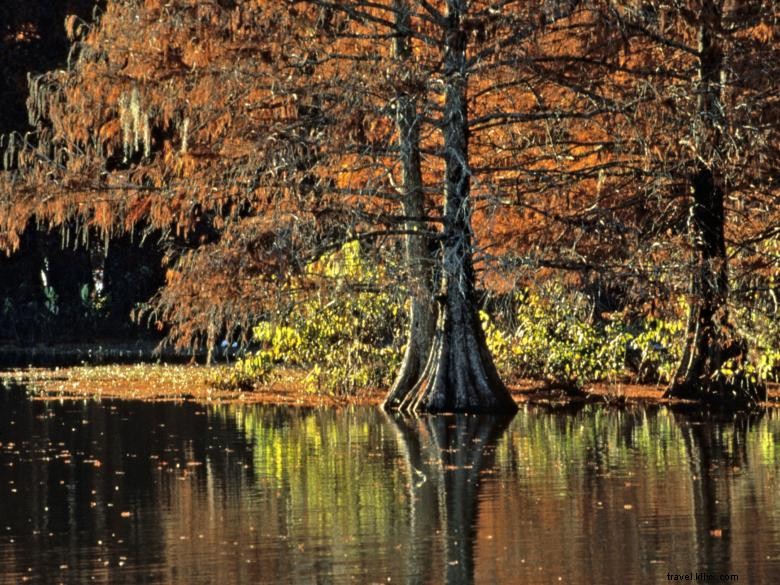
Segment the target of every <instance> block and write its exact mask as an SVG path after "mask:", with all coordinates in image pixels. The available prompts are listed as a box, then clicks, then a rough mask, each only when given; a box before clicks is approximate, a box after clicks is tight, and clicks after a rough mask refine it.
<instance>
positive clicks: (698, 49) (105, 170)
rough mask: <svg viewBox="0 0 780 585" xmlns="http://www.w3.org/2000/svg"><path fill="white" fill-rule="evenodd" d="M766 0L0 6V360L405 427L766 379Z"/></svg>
mask: <svg viewBox="0 0 780 585" xmlns="http://www.w3.org/2000/svg"><path fill="white" fill-rule="evenodd" d="M779 36H780V5H779V4H778V3H777V2H774V1H771V0H740V1H738V0H645V1H640V0H544V1H534V2H530V1H524V0H517V1H490V0H474V1H471V2H467V1H465V0H372V1H363V0H345V1H339V2H331V1H329V0H297V1H289V0H243V1H242V0H215V1H197V0H172V1H167V2H163V1H161V0H122V1H120V0H105V1H101V2H97V3H96V2H92V1H88V0H46V1H43V0H6V1H4V2H3V3H2V4H1V5H0V43H1V45H0V70H1V72H2V73H1V74H0V134H1V136H0V155H2V168H0V248H2V250H3V252H4V254H3V257H2V258H1V259H0V342H2V343H3V344H4V347H16V348H22V349H23V350H26V349H27V348H32V347H37V346H40V345H48V344H63V343H74V344H95V343H97V342H98V341H100V342H104V341H106V342H111V343H118V344H121V343H129V342H137V341H138V340H143V341H144V342H146V343H149V344H151V345H155V344H158V343H160V344H162V345H161V347H162V346H166V347H175V348H179V349H180V350H183V351H186V352H187V353H188V355H190V354H191V355H198V356H202V357H203V358H204V359H206V360H207V361H209V362H225V361H226V360H227V361H229V362H230V364H229V365H226V366H224V367H223V368H222V369H220V370H219V372H218V373H217V374H215V376H214V379H213V384H214V385H216V386H217V387H222V388H238V389H241V390H251V389H252V388H255V387H257V386H259V385H262V384H265V383H267V382H268V381H269V380H272V379H273V377H274V376H276V375H278V372H279V371H281V370H285V369H296V370H299V371H301V372H303V374H304V376H303V378H302V380H303V381H302V384H303V385H305V387H306V389H308V390H311V391H312V392H320V393H332V394H337V395H349V394H354V393H355V392H357V391H359V390H360V389H362V388H389V392H388V394H387V398H386V401H385V406H386V408H388V409H389V410H401V411H406V412H422V411H429V412H494V413H495V412H506V413H510V412H514V410H515V409H516V406H515V402H514V400H513V399H512V397H511V396H510V394H509V391H508V390H507V384H511V383H513V381H515V380H519V379H533V380H538V381H541V382H543V383H544V384H545V385H547V386H548V387H549V388H554V389H559V390H561V391H563V392H565V393H567V394H570V395H576V394H578V393H580V392H581V391H582V390H583V389H584V388H586V387H587V386H588V385H590V384H594V383H607V384H615V383H626V382H638V383H651V384H659V385H662V386H663V387H665V388H667V392H666V396H668V397H671V398H684V399H694V400H697V401H701V402H706V403H710V404H715V405H717V406H719V407H725V408H743V407H752V406H755V405H756V404H758V403H761V402H763V401H765V400H766V396H767V385H768V384H772V383H776V382H777V381H778V375H780V319H778V294H780V282H778V277H779V276H780V264H779V263H780V206H778V205H777V203H778V196H779V195H780V189H779V188H778V177H780V172H778V161H779V160H780V158H779V157H778V148H779V147H780V133H778V128H779V125H780V84H778V82H777V80H778V79H779V78H780V42H779V41H780V39H779V38H778V37H779Z"/></svg>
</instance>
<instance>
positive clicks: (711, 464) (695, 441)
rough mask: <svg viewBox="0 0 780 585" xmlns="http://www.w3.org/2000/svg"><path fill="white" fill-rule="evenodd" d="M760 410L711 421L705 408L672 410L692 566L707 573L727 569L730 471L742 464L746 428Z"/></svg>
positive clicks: (744, 461)
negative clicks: (691, 525)
mask: <svg viewBox="0 0 780 585" xmlns="http://www.w3.org/2000/svg"><path fill="white" fill-rule="evenodd" d="M762 416H763V413H760V414H755V415H750V416H748V415H744V416H740V417H737V418H735V419H733V420H728V421H718V422H719V423H720V424H714V422H715V421H713V418H712V415H711V414H710V413H702V412H701V411H700V410H692V411H691V412H687V413H686V412H683V411H676V412H675V413H674V418H675V421H676V422H677V424H678V425H679V428H680V431H681V433H682V436H683V440H684V443H685V448H686V450H687V452H688V459H689V462H690V469H691V475H692V482H691V487H692V499H693V511H694V516H695V518H696V526H695V534H696V562H697V567H696V570H697V571H706V572H707V573H710V574H715V573H726V572H734V571H733V570H732V567H731V565H732V554H731V553H732V539H731V532H732V530H731V528H732V514H731V511H732V510H731V508H732V502H733V500H734V499H735V496H734V494H733V493H732V488H733V487H734V485H733V484H734V481H733V477H732V476H733V475H734V471H735V470H740V469H742V468H745V467H747V466H748V453H747V443H748V432H749V430H750V429H751V427H753V426H756V425H757V423H758V422H759V421H760V419H761V417H762Z"/></svg>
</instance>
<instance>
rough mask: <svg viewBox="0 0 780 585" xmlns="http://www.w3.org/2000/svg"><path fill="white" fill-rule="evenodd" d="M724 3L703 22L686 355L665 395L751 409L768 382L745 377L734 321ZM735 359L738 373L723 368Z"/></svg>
mask: <svg viewBox="0 0 780 585" xmlns="http://www.w3.org/2000/svg"><path fill="white" fill-rule="evenodd" d="M721 19H722V5H721V3H720V2H718V0H707V1H706V2H705V3H704V6H703V10H702V12H701V16H700V22H699V47H698V48H699V88H698V90H699V96H698V108H697V109H698V112H697V115H698V118H699V124H700V129H699V130H700V131H699V137H700V138H699V140H698V143H697V153H696V154H697V159H698V162H697V163H696V165H697V168H696V170H695V172H694V174H693V177H692V185H691V186H692V190H693V198H692V202H691V220H690V231H691V235H692V238H693V255H694V267H693V273H692V277H691V285H690V299H689V304H690V309H689V314H688V325H687V334H686V341H685V344H686V345H685V350H684V352H683V357H682V360H681V362H680V365H679V368H678V370H677V373H676V375H675V377H674V380H673V382H672V384H671V386H670V388H669V389H668V390H667V392H666V394H665V396H667V397H676V398H689V399H695V400H704V401H707V402H713V403H717V404H720V405H728V404H743V405H744V404H751V403H755V402H757V401H758V400H761V399H762V398H764V396H763V393H764V391H765V389H764V386H763V384H762V383H761V382H760V381H758V380H757V379H756V378H755V377H754V376H752V375H749V374H748V373H746V372H745V366H746V365H747V344H746V343H745V341H744V339H743V338H741V337H740V336H739V334H738V333H737V331H736V328H735V327H734V325H733V323H732V322H731V320H730V318H729V312H728V297H729V280H728V256H727V253H726V237H725V224H726V211H725V205H724V203H725V194H726V188H727V185H726V181H725V178H724V176H723V173H722V172H721V169H720V167H719V164H720V161H721V160H722V158H723V135H722V132H723V130H722V129H723V126H724V113H723V107H724V106H723V86H724V82H725V76H726V69H725V67H724V51H723V46H722V41H721V39H720V37H719V34H718V32H717V31H719V30H720V29H721ZM729 360H733V363H734V366H735V367H734V372H735V373H734V374H733V375H728V376H727V375H724V373H723V372H722V368H723V366H724V365H725V364H726V362H728V361H729Z"/></svg>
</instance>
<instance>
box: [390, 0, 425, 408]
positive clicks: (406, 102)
mask: <svg viewBox="0 0 780 585" xmlns="http://www.w3.org/2000/svg"><path fill="white" fill-rule="evenodd" d="M393 7H394V9H395V11H396V29H397V30H396V38H395V41H394V52H395V58H396V59H397V60H398V62H399V66H406V67H411V59H412V53H411V46H410V44H409V32H408V31H409V30H410V26H411V23H410V21H409V7H408V5H407V3H406V2H405V1H404V0H395V2H394V3H393ZM396 108H397V109H396V127H397V130H398V147H399V151H400V160H401V173H402V176H401V180H402V190H403V209H404V215H405V216H406V217H407V218H409V219H408V220H407V222H406V229H407V231H408V232H420V233H419V235H417V234H411V233H410V234H409V235H407V236H406V242H405V243H406V266H407V270H408V273H409V281H410V284H411V299H410V307H409V333H408V338H407V341H406V352H405V353H404V358H403V362H402V363H401V369H400V370H399V372H398V375H397V377H396V379H395V382H394V383H393V386H392V387H391V388H390V392H389V393H388V395H387V398H385V403H384V407H385V408H386V409H394V408H397V407H398V406H399V405H400V404H401V403H402V402H403V401H404V400H405V399H406V397H407V395H408V394H409V393H410V392H411V391H412V389H413V388H414V387H415V385H416V384H417V382H419V380H420V378H421V377H422V374H423V371H424V370H425V364H426V362H427V360H428V355H429V354H430V352H431V348H432V347H433V336H434V332H435V330H436V314H437V306H436V302H435V300H434V283H433V266H432V262H431V250H432V248H433V247H432V245H431V241H430V237H428V236H426V235H424V234H425V233H427V231H428V226H427V225H426V223H425V222H424V221H422V219H417V218H422V217H424V216H425V193H424V191H423V178H422V169H421V165H420V119H419V116H418V115H417V104H416V102H415V99H414V97H413V96H410V95H408V93H407V92H405V91H403V90H402V91H400V92H399V94H398V96H397V97H396Z"/></svg>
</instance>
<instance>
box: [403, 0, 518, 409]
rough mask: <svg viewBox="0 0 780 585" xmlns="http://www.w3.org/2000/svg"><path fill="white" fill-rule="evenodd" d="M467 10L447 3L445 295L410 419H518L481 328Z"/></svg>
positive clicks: (455, 1) (410, 397)
mask: <svg viewBox="0 0 780 585" xmlns="http://www.w3.org/2000/svg"><path fill="white" fill-rule="evenodd" d="M464 11H465V2H464V1H463V0H448V2H447V30H446V31H445V37H446V55H445V63H444V84H445V103H444V121H443V132H444V153H445V165H446V169H445V204H444V234H443V235H444V249H443V257H442V268H443V270H442V272H443V282H442V288H443V290H442V292H441V294H440V295H439V300H440V304H441V308H440V314H439V318H438V324H437V328H436V335H435V338H434V343H433V347H432V348H431V352H430V355H429V356H428V360H427V363H426V366H425V371H424V372H423V376H422V378H421V379H420V381H419V382H418V383H417V385H416V386H415V387H414V389H413V390H412V391H411V392H410V393H409V394H407V396H406V398H405V399H404V400H403V401H402V402H401V403H400V404H399V408H400V409H401V410H405V411H427V412H492V413H512V412H515V411H516V410H517V405H516V404H515V402H514V400H513V399H512V397H511V396H510V394H509V391H508V390H507V389H506V387H505V386H504V384H503V383H502V382H501V379H500V378H499V376H498V372H497V371H496V367H495V365H494V363H493V359H492V357H491V355H490V352H489V351H488V348H487V343H486V342H485V334H484V332H483V330H482V325H481V323H480V321H479V311H478V304H477V295H476V291H475V276H474V266H473V262H472V253H473V249H472V236H473V234H472V229H471V205H470V200H469V190H470V175H471V171H470V169H469V166H468V133H467V132H468V112H467V106H466V41H467V32H466V31H465V30H464V27H463V24H462V22H461V19H462V16H463V12H464Z"/></svg>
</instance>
